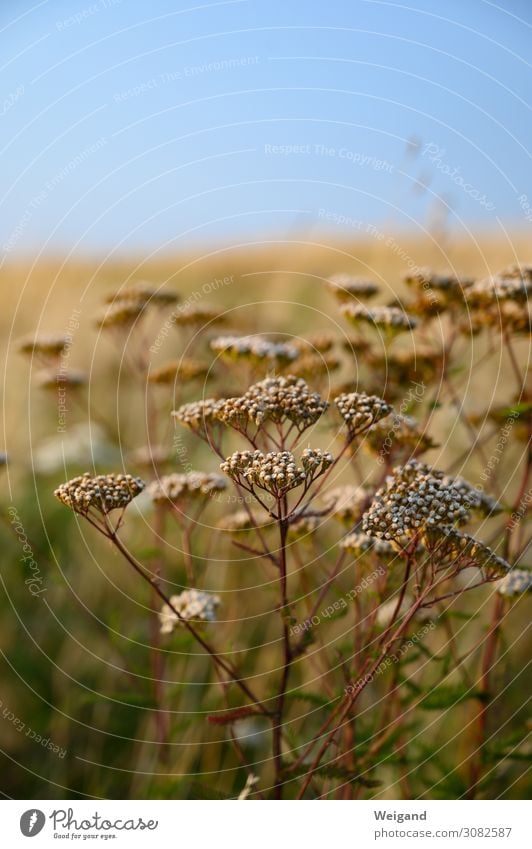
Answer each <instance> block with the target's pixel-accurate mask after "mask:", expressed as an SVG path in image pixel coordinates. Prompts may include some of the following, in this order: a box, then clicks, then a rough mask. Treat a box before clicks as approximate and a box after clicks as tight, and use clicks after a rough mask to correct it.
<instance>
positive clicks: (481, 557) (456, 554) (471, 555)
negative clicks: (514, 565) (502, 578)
mask: <svg viewBox="0 0 532 849" xmlns="http://www.w3.org/2000/svg"><path fill="white" fill-rule="evenodd" d="M423 542H424V544H425V547H426V549H427V551H430V552H432V553H433V552H437V554H438V559H439V560H440V561H443V560H444V559H446V560H448V561H450V562H451V563H453V564H455V565H464V566H477V567H478V568H479V569H484V570H485V571H486V572H487V574H488V575H489V576H490V577H494V576H497V575H506V574H507V573H508V572H509V570H510V569H511V566H510V564H509V563H507V561H506V560H504V558H503V557H500V556H499V555H498V554H496V553H495V552H494V551H493V550H492V549H491V548H489V546H487V545H485V544H484V543H483V542H480V541H479V540H478V539H475V537H473V536H471V534H466V533H464V531H459V530H457V529H456V528H453V527H452V526H451V525H441V526H439V527H428V526H427V527H426V528H425V529H424V532H423Z"/></svg>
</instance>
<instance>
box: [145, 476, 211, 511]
mask: <svg viewBox="0 0 532 849" xmlns="http://www.w3.org/2000/svg"><path fill="white" fill-rule="evenodd" d="M226 488H227V481H226V480H225V478H223V477H222V476H221V475H218V474H216V473H215V472H209V473H208V472H187V473H186V474H179V473H177V472H176V473H174V474H172V475H164V476H163V477H161V478H159V479H158V480H155V481H152V483H150V484H149V486H148V488H147V490H146V492H147V493H148V495H149V496H150V498H151V500H152V501H153V502H154V504H165V503H167V502H172V503H174V504H175V503H177V502H179V501H183V500H184V499H187V498H194V499H198V498H200V499H207V498H209V496H211V495H212V494H213V493H216V492H222V491H223V490H224V489H226Z"/></svg>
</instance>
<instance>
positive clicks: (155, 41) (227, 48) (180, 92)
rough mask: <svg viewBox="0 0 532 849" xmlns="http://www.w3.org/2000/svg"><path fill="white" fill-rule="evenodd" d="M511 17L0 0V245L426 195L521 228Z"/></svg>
mask: <svg viewBox="0 0 532 849" xmlns="http://www.w3.org/2000/svg"><path fill="white" fill-rule="evenodd" d="M531 23H532V3H530V2H526V0H506V2H504V0H503V2H501V3H499V4H496V3H491V2H485V0H461V2H455V0H447V2H444V3H442V2H430V1H429V0H405V3H400V2H396V0H382V2H381V0H322V2H310V0H307V2H303V0H230V2H214V3H213V2H198V0H173V2H171V0H155V2H151V3H146V2H143V0H71V2H66V0H41V2H37V3H29V2H25V1H24V2H22V0H21V2H18V0H2V2H1V4H0V39H1V55H2V71H1V87H2V101H1V104H0V115H1V118H2V134H1V139H0V144H1V147H2V187H1V192H0V194H1V201H0V216H1V218H0V226H1V237H0V254H2V255H4V256H5V255H6V254H13V253H17V252H23V251H31V252H35V251H42V250H44V251H54V252H55V251H65V250H66V251H70V250H72V249H74V250H77V251H80V252H88V251H93V250H97V251H101V252H103V251H108V250H113V251H116V252H121V251H124V252H125V251H127V250H131V249H135V250H140V251H145V250H146V251H152V250H162V249H164V250H167V249H181V248H183V247H184V246H186V245H187V244H190V243H191V242H194V243H197V242H198V241H200V242H207V241H208V240H212V239H216V240H224V239H227V240H238V239H240V238H242V239H250V238H253V237H254V236H255V235H259V236H262V237H264V236H265V235H266V234H272V235H286V234H287V233H293V232H298V231H308V230H312V232H313V233H316V232H319V231H321V230H325V231H326V232H327V233H330V234H333V235H338V236H340V235H341V234H342V233H344V232H345V233H349V232H351V233H352V232H353V231H354V230H356V229H357V228H358V229H360V228H361V227H362V225H364V226H366V224H368V223H369V224H376V225H379V224H381V225H382V224H383V223H384V222H386V223H390V222H392V223H393V226H394V227H396V228H397V229H401V230H402V229H404V228H411V229H413V230H418V229H419V228H421V227H424V226H426V224H427V220H429V219H430V218H431V216H432V217H434V215H435V214H436V213H437V212H438V210H439V211H440V212H441V210H442V209H446V210H447V215H448V218H449V223H450V226H451V227H455V228H460V227H462V226H464V224H463V223H462V222H465V224H467V226H472V227H491V226H494V227H499V226H500V223H499V222H500V221H502V222H503V223H504V224H505V225H506V226H519V227H520V228H525V227H529V228H532V223H531V221H532V184H531V183H532V181H531V168H530V146H531V143H532V120H531V112H530V102H529V95H530V91H531V90H532V85H531V82H532V79H531V73H530V65H529V58H530V44H531V43H532V39H531ZM412 139H415V140H416V144H417V147H416V146H415V145H414V146H412V145H411V146H410V147H409V148H408V142H409V140H412ZM416 180H417V181H419V182H418V184H417V190H416ZM523 195H526V197H527V200H524V199H523V197H522V196H523ZM527 203H529V204H530V208H527ZM527 216H528V219H529V220H527ZM343 219H348V220H347V221H343ZM360 222H362V224H361V223H360Z"/></svg>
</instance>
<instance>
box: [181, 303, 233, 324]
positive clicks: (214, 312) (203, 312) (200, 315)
mask: <svg viewBox="0 0 532 849" xmlns="http://www.w3.org/2000/svg"><path fill="white" fill-rule="evenodd" d="M172 321H173V323H174V324H176V325H177V327H198V326H199V327H201V326H202V325H204V324H209V325H214V324H225V322H226V321H227V317H226V316H225V315H224V314H223V313H221V312H220V310H219V309H218V308H217V307H215V306H212V304H194V303H185V304H183V305H182V306H180V307H178V308H177V309H176V310H174V312H173V313H172Z"/></svg>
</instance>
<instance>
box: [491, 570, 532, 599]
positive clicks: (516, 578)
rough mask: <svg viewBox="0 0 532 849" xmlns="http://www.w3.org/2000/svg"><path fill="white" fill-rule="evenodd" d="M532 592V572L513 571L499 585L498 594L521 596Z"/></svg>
mask: <svg viewBox="0 0 532 849" xmlns="http://www.w3.org/2000/svg"><path fill="white" fill-rule="evenodd" d="M531 591H532V572H529V571H528V570H527V569H511V571H510V572H508V574H507V575H506V576H505V577H504V578H503V579H502V581H501V582H500V583H499V584H498V585H497V592H498V593H500V595H503V596H508V597H511V596H514V595H521V594H522V593H527V592H531Z"/></svg>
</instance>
